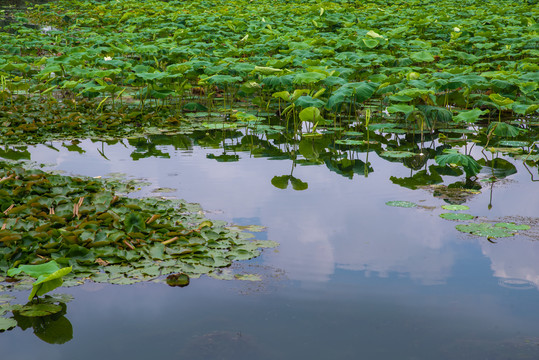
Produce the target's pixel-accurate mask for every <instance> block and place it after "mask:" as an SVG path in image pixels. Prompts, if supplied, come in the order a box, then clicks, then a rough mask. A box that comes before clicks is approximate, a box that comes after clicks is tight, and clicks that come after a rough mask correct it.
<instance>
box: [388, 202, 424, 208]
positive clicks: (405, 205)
mask: <svg viewBox="0 0 539 360" xmlns="http://www.w3.org/2000/svg"><path fill="white" fill-rule="evenodd" d="M386 205H387V206H395V207H403V208H413V207H416V206H417V204H415V203H413V202H410V201H388V202H386Z"/></svg>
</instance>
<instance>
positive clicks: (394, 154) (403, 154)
mask: <svg viewBox="0 0 539 360" xmlns="http://www.w3.org/2000/svg"><path fill="white" fill-rule="evenodd" d="M416 155H417V154H416V153H413V152H410V151H399V150H391V151H384V152H382V153H381V154H380V156H383V157H390V158H395V159H404V158H410V157H413V156H416Z"/></svg>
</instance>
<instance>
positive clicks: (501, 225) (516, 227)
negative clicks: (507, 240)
mask: <svg viewBox="0 0 539 360" xmlns="http://www.w3.org/2000/svg"><path fill="white" fill-rule="evenodd" d="M494 226H495V227H497V228H502V229H508V230H513V231H518V230H529V229H531V227H530V226H529V225H524V224H523V225H517V224H515V223H507V222H501V223H497V224H496V225H494Z"/></svg>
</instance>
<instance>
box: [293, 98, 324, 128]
mask: <svg viewBox="0 0 539 360" xmlns="http://www.w3.org/2000/svg"><path fill="white" fill-rule="evenodd" d="M300 99H301V98H300ZM299 118H300V120H301V121H307V122H312V123H317V122H319V121H323V120H324V119H323V118H322V115H320V110H319V109H318V108H316V107H312V106H310V107H307V108H305V109H303V110H301V112H300V113H299Z"/></svg>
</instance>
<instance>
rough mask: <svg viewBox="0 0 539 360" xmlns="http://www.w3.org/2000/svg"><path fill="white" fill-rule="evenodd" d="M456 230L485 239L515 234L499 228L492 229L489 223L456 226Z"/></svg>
mask: <svg viewBox="0 0 539 360" xmlns="http://www.w3.org/2000/svg"><path fill="white" fill-rule="evenodd" d="M456 229H457V230H458V231H461V232H464V233H469V234H472V235H477V236H484V237H487V238H501V237H511V236H513V235H515V233H514V232H512V231H510V230H506V229H503V228H500V227H494V226H492V225H491V224H489V223H479V224H469V225H457V226H456Z"/></svg>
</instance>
